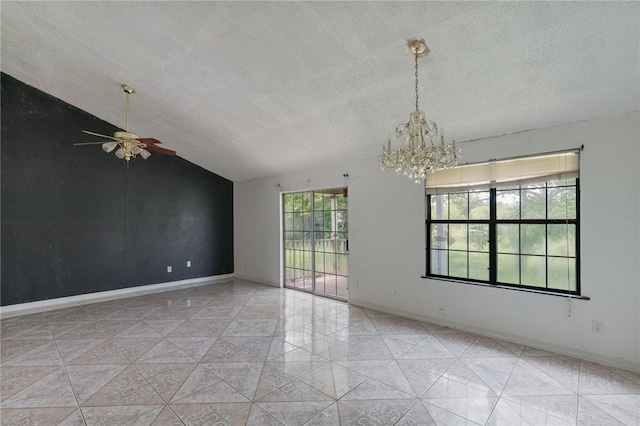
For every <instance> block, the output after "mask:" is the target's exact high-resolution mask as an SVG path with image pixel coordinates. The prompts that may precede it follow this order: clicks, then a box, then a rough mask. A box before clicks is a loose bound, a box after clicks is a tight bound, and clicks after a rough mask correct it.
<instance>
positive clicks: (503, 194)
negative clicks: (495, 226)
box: [496, 190, 520, 219]
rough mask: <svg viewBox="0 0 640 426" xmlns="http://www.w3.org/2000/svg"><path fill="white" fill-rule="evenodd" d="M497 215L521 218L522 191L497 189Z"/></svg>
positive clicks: (498, 216)
mask: <svg viewBox="0 0 640 426" xmlns="http://www.w3.org/2000/svg"><path fill="white" fill-rule="evenodd" d="M496 217H497V218H498V219H520V191H517V190H516V191H496Z"/></svg>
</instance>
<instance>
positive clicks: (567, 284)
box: [547, 257, 576, 291]
mask: <svg viewBox="0 0 640 426" xmlns="http://www.w3.org/2000/svg"><path fill="white" fill-rule="evenodd" d="M547 261H548V270H549V288H552V289H558V290H569V291H576V260H575V259H571V258H563V257H550V258H548V259H547Z"/></svg>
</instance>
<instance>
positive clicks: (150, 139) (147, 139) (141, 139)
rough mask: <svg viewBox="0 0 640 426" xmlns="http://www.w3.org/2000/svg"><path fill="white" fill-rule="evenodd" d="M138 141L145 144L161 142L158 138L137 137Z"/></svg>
mask: <svg viewBox="0 0 640 426" xmlns="http://www.w3.org/2000/svg"><path fill="white" fill-rule="evenodd" d="M138 141H140V142H142V143H145V144H147V145H153V144H158V143H162V142H160V141H159V140H158V139H154V138H138Z"/></svg>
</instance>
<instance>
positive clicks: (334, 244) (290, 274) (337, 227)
mask: <svg viewBox="0 0 640 426" xmlns="http://www.w3.org/2000/svg"><path fill="white" fill-rule="evenodd" d="M282 203H283V209H282V211H283V250H284V256H283V258H284V265H283V266H284V285H285V286H286V287H289V288H295V289H299V290H304V291H309V292H312V293H314V294H319V295H324V296H330V297H334V298H338V299H343V300H346V299H347V298H348V295H349V293H348V278H349V269H348V265H349V262H348V249H349V247H348V244H349V241H348V210H347V189H346V188H334V189H326V190H319V191H307V192H295V193H288V194H283V196H282Z"/></svg>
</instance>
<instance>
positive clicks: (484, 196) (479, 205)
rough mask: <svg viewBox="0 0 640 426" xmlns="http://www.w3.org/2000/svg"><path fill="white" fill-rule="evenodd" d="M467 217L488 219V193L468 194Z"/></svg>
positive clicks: (475, 192) (476, 192)
mask: <svg viewBox="0 0 640 426" xmlns="http://www.w3.org/2000/svg"><path fill="white" fill-rule="evenodd" d="M469 217H470V218H471V219H485V220H488V219H489V191H474V192H470V193H469Z"/></svg>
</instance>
